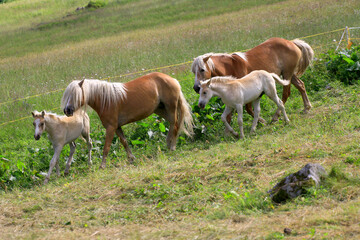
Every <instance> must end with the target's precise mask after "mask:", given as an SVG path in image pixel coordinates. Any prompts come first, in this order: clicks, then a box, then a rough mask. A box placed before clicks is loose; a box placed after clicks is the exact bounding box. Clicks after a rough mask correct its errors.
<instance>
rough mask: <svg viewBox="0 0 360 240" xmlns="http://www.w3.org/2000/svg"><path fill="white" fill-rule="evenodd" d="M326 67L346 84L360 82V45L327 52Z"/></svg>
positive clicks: (332, 74) (333, 75) (332, 75)
mask: <svg viewBox="0 0 360 240" xmlns="http://www.w3.org/2000/svg"><path fill="white" fill-rule="evenodd" d="M327 58H328V62H327V63H326V68H327V70H328V71H329V73H330V75H331V77H334V78H337V79H339V80H340V81H341V82H343V83H345V84H346V85H352V84H355V83H359V80H360V45H358V46H355V47H352V48H351V49H349V50H348V49H344V50H341V51H339V52H335V51H334V50H331V51H329V52H328V53H327Z"/></svg>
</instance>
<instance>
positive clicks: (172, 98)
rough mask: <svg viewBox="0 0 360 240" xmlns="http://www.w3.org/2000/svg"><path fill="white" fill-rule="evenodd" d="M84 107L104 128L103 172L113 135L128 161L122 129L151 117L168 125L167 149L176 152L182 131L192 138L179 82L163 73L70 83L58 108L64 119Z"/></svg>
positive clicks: (129, 156) (126, 144)
mask: <svg viewBox="0 0 360 240" xmlns="http://www.w3.org/2000/svg"><path fill="white" fill-rule="evenodd" d="M83 105H89V106H90V107H91V108H93V109H94V110H95V111H96V112H97V114H98V115H99V117H100V120H101V122H102V124H103V126H104V127H105V128H106V138H105V145H104V149H103V156H102V163H101V166H100V168H105V166H106V157H107V155H108V152H109V150H110V145H111V142H112V140H113V138H114V135H115V132H116V134H117V135H118V136H119V138H120V141H121V143H122V145H123V146H124V148H125V150H126V153H127V156H128V159H129V161H130V162H132V161H133V160H134V159H135V156H134V155H133V154H132V152H131V150H130V148H129V145H128V143H127V141H126V139H125V136H124V133H123V130H122V129H121V126H123V125H125V124H128V123H131V122H135V121H139V120H142V119H144V118H146V117H148V116H149V115H151V114H152V113H156V114H158V115H159V116H161V117H163V118H165V119H166V120H167V121H169V122H170V129H169V133H168V135H167V139H166V141H167V146H168V148H169V149H170V150H175V148H176V139H177V137H178V135H179V134H180V132H181V131H184V132H185V134H187V135H191V134H192V133H193V120H192V116H191V112H190V106H189V104H188V103H187V102H186V100H185V98H184V96H183V93H182V92H181V87H180V84H179V83H178V81H177V80H176V79H174V78H172V77H170V76H168V75H166V74H163V73H150V74H147V75H145V76H142V77H140V78H137V79H135V80H132V81H130V82H127V83H109V82H106V81H100V80H82V81H73V82H71V83H70V84H69V85H68V86H67V88H66V90H65V92H64V95H63V98H62V100H61V106H62V108H63V109H64V113H65V114H66V115H67V116H71V115H72V114H73V113H74V111H76V110H77V109H78V108H80V107H82V106H83Z"/></svg>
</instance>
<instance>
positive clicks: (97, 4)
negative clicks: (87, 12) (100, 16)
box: [86, 0, 106, 9]
mask: <svg viewBox="0 0 360 240" xmlns="http://www.w3.org/2000/svg"><path fill="white" fill-rule="evenodd" d="M105 5H106V2H105V1H103V0H92V1H90V2H89V3H88V5H86V8H93V9H98V8H102V7H105Z"/></svg>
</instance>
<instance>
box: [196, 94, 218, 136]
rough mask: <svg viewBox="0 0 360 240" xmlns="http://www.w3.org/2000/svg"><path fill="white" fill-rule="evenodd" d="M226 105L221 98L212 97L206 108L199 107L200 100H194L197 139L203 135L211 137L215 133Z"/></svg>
mask: <svg viewBox="0 0 360 240" xmlns="http://www.w3.org/2000/svg"><path fill="white" fill-rule="evenodd" d="M224 109H225V105H224V104H223V103H222V101H221V99H220V98H211V99H210V101H209V102H208V104H206V106H205V108H204V109H200V108H199V107H198V102H197V101H196V102H194V103H193V105H192V112H193V114H194V123H195V128H194V132H195V139H201V138H203V137H209V136H211V135H212V134H214V133H215V131H216V129H217V128H216V127H215V126H214V125H215V124H219V123H220V122H221V121H220V119H221V114H222V113H223V112H224Z"/></svg>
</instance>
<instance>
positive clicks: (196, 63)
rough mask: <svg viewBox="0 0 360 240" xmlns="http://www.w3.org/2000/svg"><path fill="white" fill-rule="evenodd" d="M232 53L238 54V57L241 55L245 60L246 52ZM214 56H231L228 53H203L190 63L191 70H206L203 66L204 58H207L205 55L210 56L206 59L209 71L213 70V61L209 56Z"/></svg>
mask: <svg viewBox="0 0 360 240" xmlns="http://www.w3.org/2000/svg"><path fill="white" fill-rule="evenodd" d="M233 54H236V55H238V56H239V57H241V58H242V59H244V60H245V61H247V59H246V53H243V52H235V53H233ZM213 56H214V57H216V56H226V57H230V58H232V57H233V56H232V54H228V53H205V54H203V55H201V56H198V57H196V58H195V59H194V61H193V63H192V65H191V71H192V72H193V73H195V72H196V70H199V69H204V70H206V67H205V63H204V58H207V57H210V58H209V60H208V61H207V64H208V66H209V68H210V70H211V71H213V70H215V65H214V62H213V60H212V59H211V57H213Z"/></svg>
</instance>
